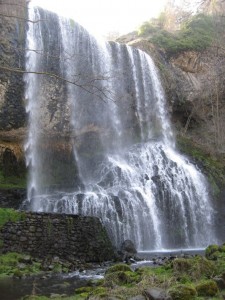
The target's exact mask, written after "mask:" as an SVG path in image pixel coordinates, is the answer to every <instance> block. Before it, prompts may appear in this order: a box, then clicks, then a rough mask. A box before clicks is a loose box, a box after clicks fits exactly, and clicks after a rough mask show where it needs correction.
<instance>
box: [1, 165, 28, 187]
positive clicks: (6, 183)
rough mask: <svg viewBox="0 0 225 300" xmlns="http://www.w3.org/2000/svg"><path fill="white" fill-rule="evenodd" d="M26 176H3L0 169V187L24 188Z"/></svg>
mask: <svg viewBox="0 0 225 300" xmlns="http://www.w3.org/2000/svg"><path fill="white" fill-rule="evenodd" d="M26 185H27V179H26V177H17V176H9V177H5V176H3V172H2V170H1V169H0V188H1V189H13V188H26Z"/></svg>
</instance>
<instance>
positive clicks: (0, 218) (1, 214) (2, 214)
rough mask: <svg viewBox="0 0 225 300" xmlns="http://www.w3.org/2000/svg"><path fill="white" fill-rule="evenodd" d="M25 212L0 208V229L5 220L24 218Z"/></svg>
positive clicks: (11, 220) (12, 220) (15, 220)
mask: <svg viewBox="0 0 225 300" xmlns="http://www.w3.org/2000/svg"><path fill="white" fill-rule="evenodd" d="M24 218H25V213H24V212H22V211H17V210H14V209H12V208H0V229H1V228H2V227H3V226H4V224H5V223H7V222H17V221H21V220H24Z"/></svg>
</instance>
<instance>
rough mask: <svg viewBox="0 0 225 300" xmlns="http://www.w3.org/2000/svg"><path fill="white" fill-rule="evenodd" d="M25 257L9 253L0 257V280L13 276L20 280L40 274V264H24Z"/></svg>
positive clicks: (35, 262) (30, 262)
mask: <svg viewBox="0 0 225 300" xmlns="http://www.w3.org/2000/svg"><path fill="white" fill-rule="evenodd" d="M26 257H27V255H24V254H19V253H14V252H10V253H7V254H4V255H0V278H1V277H7V276H15V277H19V278H21V277H22V276H24V275H31V274H38V273H40V272H41V263H40V262H37V261H34V260H33V261H32V260H29V264H26V263H25V262H26Z"/></svg>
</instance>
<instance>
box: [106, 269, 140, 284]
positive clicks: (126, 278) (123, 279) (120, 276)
mask: <svg viewBox="0 0 225 300" xmlns="http://www.w3.org/2000/svg"><path fill="white" fill-rule="evenodd" d="M140 278H141V277H140V275H138V274H137V273H135V272H131V271H117V272H113V273H109V274H106V275H105V282H104V285H105V286H110V287H112V286H114V285H126V284H130V283H137V282H139V281H140Z"/></svg>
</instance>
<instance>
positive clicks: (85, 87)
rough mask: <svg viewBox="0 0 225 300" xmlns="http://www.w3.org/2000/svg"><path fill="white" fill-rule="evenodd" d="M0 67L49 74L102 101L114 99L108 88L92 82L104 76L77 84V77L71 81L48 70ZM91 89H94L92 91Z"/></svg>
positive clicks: (9, 70) (23, 72) (5, 69)
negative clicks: (37, 70) (38, 70)
mask: <svg viewBox="0 0 225 300" xmlns="http://www.w3.org/2000/svg"><path fill="white" fill-rule="evenodd" d="M0 69H1V70H3V71H6V72H15V73H22V74H36V75H46V76H49V77H52V78H56V79H59V80H61V81H64V82H66V83H70V84H72V85H75V86H77V87H79V88H81V89H83V90H84V91H85V92H87V93H89V94H93V95H95V96H97V97H98V98H99V99H101V100H102V101H104V102H106V99H109V100H112V101H114V100H113V98H111V97H110V96H109V94H111V91H110V90H108V89H106V88H105V89H102V88H99V87H98V86H96V85H94V84H93V83H94V82H95V81H100V80H106V79H104V78H92V79H91V80H90V81H88V82H85V83H84V84H79V83H78V81H79V79H78V80H77V81H72V80H68V79H66V78H65V77H61V76H59V75H56V74H54V73H49V72H36V71H26V70H21V69H17V68H10V67H5V66H1V65H0ZM74 76H76V75H74ZM77 76H79V75H77ZM93 89H94V90H95V91H93ZM97 92H99V93H100V94H99V93H97Z"/></svg>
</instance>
